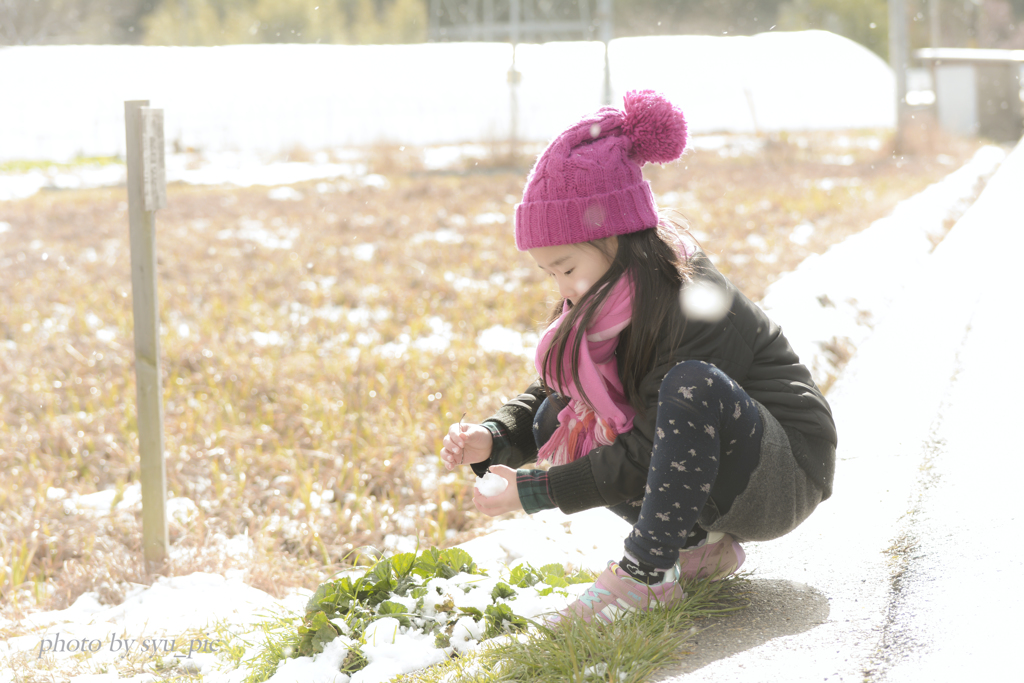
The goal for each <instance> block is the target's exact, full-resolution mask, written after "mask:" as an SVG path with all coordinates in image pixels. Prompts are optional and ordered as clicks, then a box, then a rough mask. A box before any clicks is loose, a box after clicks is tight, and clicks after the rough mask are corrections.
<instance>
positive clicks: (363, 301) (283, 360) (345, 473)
mask: <svg viewBox="0 0 1024 683" xmlns="http://www.w3.org/2000/svg"><path fill="white" fill-rule="evenodd" d="M878 139H879V138H877V137H876V136H863V135H857V134H850V135H848V136H846V142H845V143H844V141H843V139H842V138H841V136H836V135H826V134H818V135H789V136H774V137H771V138H769V139H766V140H762V141H761V142H763V143H764V144H763V148H762V151H760V152H755V153H752V154H739V155H737V156H728V155H723V154H721V153H719V152H717V151H706V152H694V153H690V154H688V155H687V156H686V157H685V159H684V161H683V162H682V163H679V164H676V165H673V166H668V167H664V168H658V167H655V168H649V169H648V173H647V175H648V177H649V178H650V180H651V182H652V184H653V186H654V188H655V192H656V193H657V194H658V195H659V196H660V197H661V198H662V203H663V204H664V205H665V207H666V208H671V209H675V210H677V211H678V212H680V213H681V214H682V215H683V216H684V217H685V218H686V219H688V221H689V224H690V226H691V228H692V229H693V231H694V232H695V233H696V234H697V236H698V237H699V238H700V240H701V242H702V244H703V245H704V246H705V248H706V249H707V250H708V251H710V252H711V253H713V254H714V258H715V259H716V260H717V262H718V264H719V267H720V268H721V269H722V271H723V272H725V273H726V274H727V275H728V276H729V277H730V278H732V279H733V280H734V281H735V282H736V283H737V284H738V285H739V286H740V288H741V289H743V290H744V291H746V292H747V293H748V295H750V296H751V297H752V298H754V299H758V298H759V297H760V296H761V294H762V292H763V291H764V288H765V287H766V286H767V285H768V284H769V283H770V282H772V281H773V280H774V279H775V278H777V277H778V276H779V275H780V274H781V273H783V272H786V271H788V270H791V269H792V268H794V267H795V266H796V265H797V264H798V263H799V262H800V261H801V260H803V259H804V258H805V257H806V256H808V255H809V254H811V253H818V252H821V251H824V250H825V249H826V248H827V247H828V246H829V245H831V244H833V243H835V242H838V241H840V240H841V239H843V238H844V237H846V236H848V235H850V234H852V233H855V232H857V231H859V230H861V229H863V228H865V227H867V226H868V225H869V224H870V223H871V222H872V221H874V220H876V219H877V218H880V217H882V216H884V215H885V214H887V213H888V212H889V211H891V209H892V208H893V206H894V205H895V203H896V202H897V201H899V200H900V199H903V198H906V197H909V196H910V195H912V194H914V193H916V192H918V191H920V190H921V189H923V188H924V187H925V186H926V185H927V184H929V183H931V182H934V181H936V180H939V179H940V178H941V177H942V176H944V175H945V174H947V173H948V172H950V171H951V170H953V169H954V168H956V167H957V166H958V165H959V164H960V163H962V162H963V161H964V160H966V158H967V157H968V156H969V155H970V154H971V153H972V152H973V151H974V149H975V147H976V145H974V144H973V143H965V142H960V141H946V143H945V144H944V145H943V146H942V147H941V148H939V149H934V150H931V151H930V152H929V153H927V154H924V153H922V154H919V155H916V156H912V157H911V156H908V157H905V158H893V156H892V155H891V152H890V151H889V150H888V149H886V147H885V145H886V144H887V143H885V142H884V141H882V142H881V143H880V145H876V146H875V148H872V147H870V146H867V145H868V142H867V141H869V140H878ZM298 153H299V152H298V151H296V154H298ZM414 154H415V151H414V150H403V151H397V150H384V149H381V150H378V151H377V153H376V154H375V155H374V156H373V157H372V158H371V160H370V164H371V170H372V171H377V172H385V173H386V174H387V175H388V179H389V187H387V188H386V189H382V188H375V187H368V186H363V185H361V184H359V183H356V182H346V181H338V182H333V183H328V184H319V183H306V184H302V185H297V186H296V189H298V190H299V191H300V192H301V193H302V199H300V200H297V201H274V200H271V199H269V198H268V191H267V189H266V188H247V189H231V188H198V187H187V186H172V187H170V188H169V191H168V207H167V208H166V209H164V210H162V211H160V213H159V214H158V216H157V230H158V248H159V265H158V267H159V294H160V306H161V310H160V317H161V321H162V323H163V325H164V327H165V334H164V335H163V337H162V345H163V349H162V353H163V366H162V370H163V386H164V410H165V430H166V454H167V482H168V488H169V490H170V493H171V495H173V496H179V497H186V498H189V499H192V500H193V501H195V503H196V504H197V506H198V510H197V512H196V514H195V515H194V516H193V517H192V518H191V519H190V520H187V521H185V522H184V523H177V522H175V523H173V524H172V527H171V538H172V543H173V546H174V549H175V553H176V554H175V557H176V558H178V559H176V561H175V562H174V563H173V564H172V565H171V567H170V569H169V571H170V572H171V573H187V572H189V571H193V570H195V569H207V570H214V571H223V570H226V569H230V568H242V569H245V570H247V572H248V574H247V576H248V580H249V581H250V582H251V583H253V584H254V585H257V586H258V587H260V588H263V589H266V590H268V591H270V592H271V593H276V594H280V593H281V592H282V591H283V590H284V589H285V588H287V587H290V586H295V585H306V586H310V587H312V586H315V585H316V584H317V583H318V582H319V581H321V580H322V579H323V578H324V577H325V576H326V575H328V574H330V573H331V572H333V571H335V570H337V569H338V568H340V567H342V566H344V565H345V564H346V563H347V562H350V561H351V560H352V558H353V557H354V555H353V553H354V551H356V550H357V549H358V548H360V547H362V546H366V545H372V546H376V547H383V545H384V541H385V537H386V536H387V535H389V534H394V535H398V536H412V537H415V538H417V539H419V542H420V543H421V544H422V545H427V544H440V545H445V544H449V543H452V542H454V541H456V540H458V539H461V538H465V537H466V536H467V535H469V534H472V533H474V532H475V530H477V529H479V528H480V527H481V525H482V524H484V523H485V522H486V520H485V519H482V518H481V517H480V516H479V515H478V514H477V513H476V512H475V511H474V510H473V508H472V505H471V504H470V503H469V493H470V486H471V481H470V479H471V478H470V477H469V476H466V475H465V473H461V474H453V475H449V474H445V473H444V472H443V470H441V469H440V468H438V467H437V464H436V455H435V454H436V453H437V452H438V450H439V447H440V438H441V436H442V435H443V433H444V430H445V428H446V427H447V425H448V424H449V423H450V422H452V421H455V420H458V418H459V416H460V415H461V414H462V413H463V412H467V413H468V414H467V420H481V419H483V418H485V417H487V416H488V415H489V414H491V413H492V412H493V411H494V410H495V409H496V408H497V407H498V406H499V405H501V403H502V402H503V401H504V400H505V399H506V398H507V397H510V396H513V395H514V394H515V393H517V392H518V390H519V389H520V388H521V387H523V386H525V385H526V384H527V383H528V382H529V381H530V378H531V374H532V373H531V368H532V364H531V363H530V361H528V360H527V359H524V358H521V357H518V356H513V355H508V354H502V353H485V352H483V351H481V349H480V348H479V347H478V345H477V343H476V339H477V336H478V335H479V334H480V332H481V331H483V330H485V329H487V328H489V327H491V326H493V325H496V324H500V325H503V326H505V327H509V328H512V329H514V330H518V331H521V332H528V331H536V329H537V328H538V326H539V324H540V321H541V320H542V318H543V317H544V316H545V313H546V311H547V308H548V299H549V297H550V294H551V292H550V290H549V285H548V283H547V282H546V281H545V280H544V278H543V276H542V273H541V272H540V271H539V270H538V269H537V268H536V267H534V266H533V264H532V262H531V261H530V260H529V257H528V256H525V255H523V254H519V253H518V252H516V251H515V248H514V245H513V243H512V239H511V228H510V225H511V224H510V222H509V221H510V219H511V215H512V207H513V204H514V203H515V202H516V201H518V198H519V196H520V194H521V191H522V184H523V180H524V178H525V171H526V169H525V168H516V169H502V168H500V167H496V166H491V167H489V168H487V169H486V172H477V173H473V172H468V173H465V174H436V173H434V174H430V173H425V172H423V170H422V163H419V162H417V160H416V158H415V156H414ZM940 155H944V156H943V157H941V158H940ZM837 162H838V163H837ZM485 166H486V164H485ZM471 168H472V167H471ZM826 179H827V182H825V181H826ZM318 186H319V188H320V189H321V190H329V191H318V189H317V188H318ZM481 216H484V217H487V216H489V217H490V219H491V220H493V219H494V218H495V217H496V216H501V217H504V219H505V222H504V223H500V222H498V223H487V222H486V221H485V220H482V219H481V220H480V222H478V217H481ZM0 220H3V221H5V222H7V223H9V224H10V225H11V229H10V230H9V231H7V232H6V233H4V234H2V235H0V271H2V272H3V273H4V277H3V279H2V280H0V471H3V472H4V473H5V475H4V478H3V483H2V484H0V595H2V604H3V605H4V607H5V609H6V610H7V611H8V612H9V613H15V612H16V611H17V610H18V609H24V608H29V607H31V608H34V607H36V606H43V607H50V608H55V607H60V606H63V605H67V604H68V603H69V602H70V601H72V600H74V599H75V598H76V597H77V596H78V595H80V594H81V593H82V592H84V591H86V590H99V591H100V592H101V594H102V595H104V597H105V598H106V599H107V600H110V601H116V600H117V599H118V598H119V596H120V595H122V594H123V591H124V590H125V587H126V586H127V585H128V583H129V582H136V583H145V582H147V581H150V580H151V579H152V577H148V576H146V574H145V572H144V571H143V570H142V568H141V567H140V566H139V562H138V556H139V545H140V543H139V540H140V539H139V533H138V523H139V515H138V513H137V512H134V511H131V510H129V511H128V512H127V513H117V514H111V515H104V516H100V517H98V518H94V517H91V516H87V515H81V514H65V509H64V500H62V499H61V498H60V497H59V496H55V495H53V492H51V495H49V496H48V492H49V491H50V489H51V487H58V488H63V489H65V491H66V493H67V495H68V496H72V497H73V496H75V495H85V494H89V493H93V492H96V491H102V490H105V489H110V488H116V489H118V490H124V489H126V487H129V486H130V485H131V484H132V483H133V482H137V481H138V478H139V472H138V467H137V455H136V452H137V438H136V435H135V412H134V404H135V382H134V371H133V357H132V355H133V354H132V342H131V339H132V326H131V282H130V272H129V271H130V268H129V251H128V240H127V211H126V204H125V192H124V190H123V188H122V189H102V190H90V191H68V192H60V193H43V194H40V195H37V196H35V197H32V198H29V199H26V200H22V201H17V202H9V203H6V204H0ZM805 222H810V223H813V225H814V226H815V229H814V231H813V233H812V234H811V235H810V237H809V239H808V241H807V243H806V244H803V245H799V244H795V243H794V242H792V241H791V240H790V239H789V236H790V234H791V232H792V230H793V228H794V227H795V226H797V225H799V224H801V223H805ZM438 231H442V232H440V233H438ZM427 234H431V235H433V236H434V237H435V238H436V237H437V236H440V237H441V240H440V241H439V240H438V239H434V238H430V237H425V235H427ZM268 236H270V237H273V239H276V240H278V241H277V242H276V244H274V243H273V242H271V246H267V244H266V242H267V240H266V238H267V237H268ZM448 237H452V238H454V240H455V241H452V242H446V241H444V240H445V239H446V238H448ZM460 239H461V241H458V240H460ZM261 240H262V241H263V243H261ZM369 244H372V245H373V249H374V251H373V256H372V258H371V259H370V260H360V258H359V257H360V256H364V257H365V256H367V255H368V253H369V251H368V250H369V249H370V247H367V246H365V245H369ZM361 245H362V246H361ZM445 324H450V325H451V328H450V332H447V333H445V332H444V330H443V327H444V325H445ZM432 326H433V327H432ZM185 327H187V328H188V329H187V334H185ZM436 331H441V332H442V333H443V335H444V334H446V335H447V338H449V339H450V345H449V346H448V347H447V348H445V349H444V350H443V351H441V352H440V353H437V352H435V351H432V350H429V349H417V348H415V347H414V346H413V345H411V344H409V345H408V348H407V349H406V351H405V352H404V353H403V354H402V355H400V356H391V355H387V354H386V353H383V352H382V347H384V346H385V345H386V344H388V343H391V342H394V343H399V344H401V343H403V341H405V342H411V341H415V340H421V339H424V338H426V337H428V336H430V335H431V334H432V333H433V332H436ZM271 333H276V335H277V337H274V336H273V335H272V334H271ZM261 335H264V336H263V337H261ZM266 335H270V336H266ZM261 341H262V342H263V343H261ZM268 341H269V343H267V342H268ZM355 348H357V349H359V351H358V353H355V352H353V351H352V349H355ZM385 348H386V347H385ZM238 534H247V535H248V536H249V538H251V539H252V541H253V545H254V550H253V553H254V554H253V555H251V556H249V557H247V558H237V557H231V556H227V555H225V554H224V553H223V552H221V551H220V550H219V548H220V547H221V544H220V542H219V540H218V539H222V538H230V537H233V536H236V535H238ZM186 549H190V550H191V551H192V552H191V554H189V553H188V552H185V551H186Z"/></svg>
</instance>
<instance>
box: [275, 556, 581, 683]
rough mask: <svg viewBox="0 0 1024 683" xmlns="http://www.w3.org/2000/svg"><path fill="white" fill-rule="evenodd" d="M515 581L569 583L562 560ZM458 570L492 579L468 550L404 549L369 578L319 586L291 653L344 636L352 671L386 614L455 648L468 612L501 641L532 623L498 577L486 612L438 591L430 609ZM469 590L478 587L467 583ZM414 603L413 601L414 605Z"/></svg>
mask: <svg viewBox="0 0 1024 683" xmlns="http://www.w3.org/2000/svg"><path fill="white" fill-rule="evenodd" d="M514 573H515V577H516V578H515V579H513V581H514V582H516V581H517V582H519V583H520V584H524V585H525V584H528V585H534V584H538V583H541V582H546V583H548V584H549V587H553V586H555V585H559V586H564V585H568V584H567V580H566V578H565V570H564V568H562V567H561V566H558V565H546V566H545V567H542V568H541V569H540V570H535V569H532V568H530V567H529V566H527V567H526V568H517V571H515V572H514ZM459 574H473V575H478V576H486V572H484V571H483V570H481V569H480V568H479V567H478V566H477V564H476V562H474V561H473V558H472V557H471V556H470V555H469V553H467V552H466V551H465V550H462V549H461V548H449V549H447V550H439V549H438V548H434V547H431V548H427V549H426V550H423V551H422V552H420V553H418V554H417V553H402V554H399V555H394V556H392V557H388V558H382V559H380V560H378V561H377V562H375V563H374V564H373V565H372V566H371V567H369V568H368V569H367V570H366V571H365V572H364V573H363V575H362V576H359V577H353V576H344V577H341V578H338V579H334V580H332V581H327V582H325V583H322V584H320V586H319V587H318V588H317V590H316V592H315V593H314V594H313V596H312V597H311V598H310V599H309V601H308V602H307V604H306V614H305V616H304V617H303V618H302V622H301V623H300V624H299V625H298V628H297V631H296V633H295V635H294V639H295V645H294V647H293V648H292V649H291V650H290V655H289V656H291V657H300V656H312V655H315V654H318V653H320V652H323V651H324V648H325V647H326V646H327V645H328V643H331V642H332V641H334V640H335V639H337V638H338V637H341V636H344V637H345V638H347V639H348V640H349V641H350V642H351V645H350V646H349V654H348V656H347V657H346V659H345V660H344V662H343V663H342V671H343V672H346V673H352V672H355V671H358V670H360V669H362V668H364V667H365V666H366V665H367V660H366V658H365V656H363V654H362V652H361V651H360V649H359V644H360V643H361V642H362V641H363V637H364V633H365V632H366V629H367V628H368V627H369V626H370V624H371V623H372V622H373V621H375V620H377V619H383V618H387V617H390V618H393V619H395V620H397V621H398V623H399V624H400V625H401V626H403V627H406V628H412V629H417V630H419V631H421V632H423V633H427V634H434V642H435V644H436V646H437V647H440V648H447V647H450V646H451V635H452V632H453V630H454V627H455V623H456V622H457V621H458V620H459V619H461V618H464V617H470V618H472V619H473V621H476V622H480V621H484V623H485V629H484V634H485V635H484V637H485V639H487V638H494V637H496V636H498V635H501V634H504V633H512V632H517V631H522V630H524V629H525V628H526V625H527V623H528V622H527V620H526V619H525V618H524V617H521V616H519V615H517V614H515V613H514V612H513V611H512V608H511V607H509V606H508V605H507V604H504V603H503V602H500V601H503V600H507V599H509V598H512V597H514V596H515V595H516V591H515V589H513V588H512V586H510V585H509V584H507V583H504V582H499V583H498V584H497V585H496V586H495V587H494V588H493V590H492V591H491V601H492V602H493V603H494V604H492V605H488V606H487V607H486V609H484V610H483V611H481V610H480V609H478V608H475V607H456V605H455V602H454V600H453V599H452V598H451V597H450V596H448V597H445V598H443V599H441V598H442V595H441V594H440V591H439V589H438V588H437V586H436V585H434V586H433V589H434V590H437V591H438V592H437V593H436V594H435V596H434V597H436V598H438V600H436V601H431V604H430V607H429V608H428V607H427V603H426V599H427V598H428V597H431V596H430V591H431V589H432V586H431V585H430V582H431V581H433V580H434V579H444V580H447V579H451V578H453V577H455V576H458V575H459ZM463 590H465V591H467V592H468V591H469V590H471V588H463ZM410 603H411V606H410Z"/></svg>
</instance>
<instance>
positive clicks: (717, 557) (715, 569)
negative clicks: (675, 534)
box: [677, 531, 747, 581]
mask: <svg viewBox="0 0 1024 683" xmlns="http://www.w3.org/2000/svg"><path fill="white" fill-rule="evenodd" d="M746 557H747V554H746V553H745V552H743V548H741V547H740V544H739V541H737V540H736V539H735V538H733V537H732V536H730V535H729V534H724V533H722V532H720V531H713V532H711V533H709V534H708V537H707V538H706V539H705V540H704V541H703V542H701V544H700V545H697V546H694V547H692V548H685V549H683V550H680V551H679V564H678V565H677V566H678V567H679V573H680V575H681V576H682V577H683V578H684V579H703V578H706V577H709V576H710V577H712V580H713V581H720V580H721V579H724V578H725V577H727V576H729V575H730V574H732V573H734V572H735V571H736V570H738V569H739V568H740V565H742V564H743V560H744V559H746Z"/></svg>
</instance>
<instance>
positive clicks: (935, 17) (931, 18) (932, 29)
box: [928, 0, 942, 120]
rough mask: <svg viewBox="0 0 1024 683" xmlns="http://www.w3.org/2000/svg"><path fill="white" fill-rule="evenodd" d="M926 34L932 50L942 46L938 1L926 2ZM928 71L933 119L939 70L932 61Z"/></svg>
mask: <svg viewBox="0 0 1024 683" xmlns="http://www.w3.org/2000/svg"><path fill="white" fill-rule="evenodd" d="M928 33H929V38H930V42H931V45H932V49H933V50H934V49H938V48H939V47H940V46H941V45H942V23H941V21H940V16H939V0H928ZM929 67H930V68H929V70H930V71H931V75H932V94H933V95H934V96H935V103H934V104H933V105H932V107H933V111H934V112H935V119H936V120H938V118H939V115H938V112H939V69H938V66H937V64H936V61H935V60H934V59H933V60H931V62H930V63H929Z"/></svg>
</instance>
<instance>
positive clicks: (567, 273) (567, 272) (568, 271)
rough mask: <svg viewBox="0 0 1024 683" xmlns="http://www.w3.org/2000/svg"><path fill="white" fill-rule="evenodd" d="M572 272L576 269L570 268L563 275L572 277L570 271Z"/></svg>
mask: <svg viewBox="0 0 1024 683" xmlns="http://www.w3.org/2000/svg"><path fill="white" fill-rule="evenodd" d="M574 270H576V269H575V268H570V269H569V270H567V271H565V273H564V274H565V275H572V271H574Z"/></svg>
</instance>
